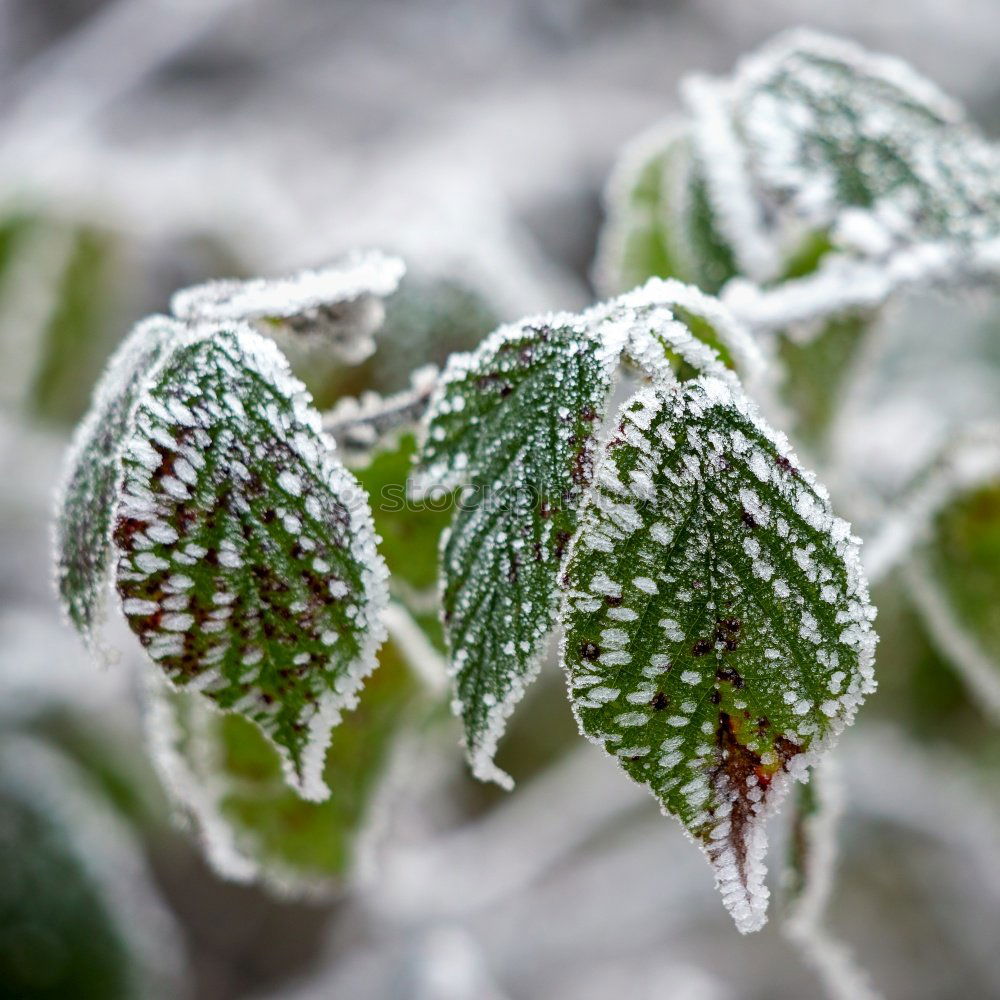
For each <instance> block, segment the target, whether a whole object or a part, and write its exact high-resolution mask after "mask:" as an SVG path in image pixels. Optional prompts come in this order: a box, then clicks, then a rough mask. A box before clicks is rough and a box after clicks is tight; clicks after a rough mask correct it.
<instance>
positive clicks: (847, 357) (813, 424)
mask: <svg viewBox="0 0 1000 1000" xmlns="http://www.w3.org/2000/svg"><path fill="white" fill-rule="evenodd" d="M871 323H872V320H871V317H870V316H866V315H859V314H853V313H849V314H846V315H843V316H834V317H832V318H831V319H829V320H827V321H826V323H824V324H823V328H822V330H820V331H819V332H818V333H816V334H815V335H814V336H813V337H811V338H809V339H807V340H797V339H794V338H792V337H782V338H781V340H780V341H779V343H778V357H779V358H780V360H781V362H782V370H783V375H784V380H783V382H782V386H781V393H782V397H783V399H784V400H785V401H786V402H787V403H788V405H789V408H790V410H791V412H792V413H793V414H794V435H793V436H794V437H795V439H796V441H799V442H801V443H802V444H803V445H804V446H805V447H806V448H808V449H809V451H810V453H811V454H814V455H818V456H820V457H823V456H824V454H825V449H826V446H827V435H828V433H829V430H830V427H831V424H832V422H833V419H834V417H835V416H836V413H837V407H838V406H839V405H840V403H841V401H842V400H843V397H844V391H845V386H847V385H848V384H849V381H850V377H851V374H852V372H853V371H854V367H855V363H856V360H857V356H858V351H859V349H860V347H861V345H862V344H863V343H864V342H865V340H866V338H867V335H868V332H869V330H870V328H871Z"/></svg>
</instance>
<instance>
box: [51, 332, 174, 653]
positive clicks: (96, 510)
mask: <svg viewBox="0 0 1000 1000" xmlns="http://www.w3.org/2000/svg"><path fill="white" fill-rule="evenodd" d="M183 330H184V328H183V327H182V326H181V325H180V324H179V323H175V322H174V321H173V320H169V319H166V318H165V317H163V316H154V317H152V318H151V319H148V320H146V321H145V322H143V323H140V324H139V325H138V326H137V327H136V328H135V329H134V330H133V331H132V333H131V334H130V335H129V336H128V337H127V338H126V339H125V341H124V342H123V343H122V345H121V347H119V348H118V350H117V351H116V353H115V354H114V356H113V357H112V359H111V361H110V362H109V364H108V369H107V372H106V373H105V375H104V377H103V378H102V379H101V381H100V382H99V383H98V385H97V388H96V389H95V391H94V398H93V402H92V404H91V408H90V412H89V413H88V414H87V416H86V417H85V419H84V420H83V422H82V423H81V424H80V426H79V428H78V429H77V432H76V435H75V437H74V440H73V445H72V447H71V448H70V450H69V453H68V455H67V460H66V467H65V471H64V474H63V484H62V487H61V489H60V494H59V498H58V501H57V504H56V524H55V560H56V580H57V585H58V589H59V596H60V599H61V603H62V607H63V610H64V612H65V614H66V615H67V617H68V618H69V619H70V621H72V623H73V624H74V625H75V626H76V628H77V630H78V631H79V632H80V633H81V634H82V635H83V637H84V638H85V640H86V641H87V643H88V645H90V646H91V647H92V648H94V647H96V646H98V645H99V641H98V640H97V638H96V636H95V631H96V629H97V628H98V627H99V626H100V625H101V623H102V621H103V618H104V611H105V602H106V598H107V592H108V573H109V564H110V558H111V509H112V505H113V503H114V499H115V494H116V490H117V484H118V478H119V475H120V470H119V458H120V454H121V450H122V447H123V445H124V443H125V439H126V437H127V436H128V434H129V433H130V427H131V419H132V413H133V410H134V408H135V405H136V401H137V400H138V398H139V395H140V393H141V390H142V386H143V380H144V379H145V377H146V376H147V375H148V374H149V372H150V371H151V370H152V369H153V368H155V366H156V365H157V364H158V363H159V361H160V360H161V359H162V358H163V356H164V355H165V353H166V352H167V350H168V349H169V347H170V345H171V344H172V343H173V342H174V341H175V340H176V339H177V338H178V337H180V336H181V335H182V334H183Z"/></svg>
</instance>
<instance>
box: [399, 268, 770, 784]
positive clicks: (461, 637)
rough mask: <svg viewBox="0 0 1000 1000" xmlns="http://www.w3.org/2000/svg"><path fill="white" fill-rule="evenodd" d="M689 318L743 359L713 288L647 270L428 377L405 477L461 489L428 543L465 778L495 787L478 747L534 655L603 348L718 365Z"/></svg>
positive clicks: (491, 748) (579, 488)
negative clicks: (432, 379) (437, 573)
mask: <svg viewBox="0 0 1000 1000" xmlns="http://www.w3.org/2000/svg"><path fill="white" fill-rule="evenodd" d="M693 329H697V330H698V332H699V333H706V334H710V335H711V337H712V338H714V339H715V340H716V341H717V342H718V343H719V344H720V346H722V347H723V348H724V349H725V350H726V351H727V353H728V354H729V355H730V357H731V359H737V360H738V361H739V362H740V363H742V364H743V365H745V366H746V367H748V368H750V369H754V368H755V367H756V366H757V365H759V355H758V353H757V351H756V348H755V346H754V344H753V342H752V341H750V339H749V338H748V337H747V335H746V334H745V333H743V332H742V330H741V329H739V328H738V327H737V326H736V325H735V323H733V322H732V320H731V318H730V317H729V316H728V314H727V313H726V312H725V310H724V309H723V307H722V306H721V305H720V304H719V303H718V302H717V301H716V300H714V299H711V298H710V297H708V296H705V295H703V294H702V293H701V292H699V291H698V290H697V289H695V288H691V287H690V286H686V285H682V284H680V283H679V282H675V281H659V280H654V281H650V282H648V283H647V285H646V286H644V287H643V288H640V289H637V290H636V291H634V292H632V293H630V294H628V295H625V296H621V297H620V298H618V299H612V300H611V301H609V302H607V303H604V304H602V305H599V306H595V307H594V308H592V309H590V310H588V311H587V312H585V313H582V314H580V315H569V314H559V315H553V316H546V317H540V318H538V319H529V320H525V321H523V322H521V323H520V324H517V325H513V326H506V327H501V328H500V329H499V330H497V331H496V332H495V333H494V334H492V335H491V336H490V337H489V338H488V339H487V340H486V341H484V342H483V344H482V345H481V346H480V347H479V348H478V349H477V350H476V351H474V352H472V353H470V354H464V355H457V356H455V357H453V358H452V360H451V362H450V363H449V365H448V367H447V368H446V369H445V371H444V373H443V374H442V376H441V380H440V384H439V387H438V390H437V392H436V394H435V396H434V398H433V400H432V402H431V406H430V410H429V412H428V416H427V419H426V427H425V435H424V442H423V446H422V451H421V455H420V469H419V472H418V474H417V475H416V476H415V477H414V481H413V487H414V490H415V492H417V493H420V494H423V495H424V496H425V497H426V496H429V495H432V494H433V491H434V490H437V491H442V490H449V489H453V488H456V487H459V486H465V487H467V489H466V490H465V492H464V494H463V496H462V499H461V501H460V503H459V510H458V512H457V514H456V515H455V519H454V521H453V522H452V525H451V528H450V530H449V532H448V533H447V534H446V535H445V536H444V538H443V539H442V548H441V587H442V590H441V601H442V612H443V621H444V626H445V633H446V636H447V639H448V645H449V650H450V654H451V668H452V670H453V672H454V677H455V700H454V708H455V711H456V713H457V714H459V715H461V717H462V720H463V723H464V725H465V741H466V748H467V751H468V756H469V761H470V763H471V765H472V769H473V773H474V774H476V775H477V776H478V777H480V778H484V779H489V780H495V781H497V782H498V783H500V784H502V785H504V786H505V787H509V785H510V778H509V777H508V776H507V775H506V774H504V773H503V772H502V771H500V770H499V769H498V768H497V767H496V765H495V764H494V763H493V756H494V753H495V751H496V747H497V742H498V740H499V738H500V735H501V733H502V731H503V727H504V724H505V720H506V719H507V717H508V716H509V715H510V713H511V712H512V711H513V709H514V706H515V705H516V704H517V702H518V701H519V700H520V698H521V696H522V694H523V692H524V689H525V687H526V685H527V684H528V683H530V681H531V680H532V679H533V678H534V676H535V674H536V673H537V670H538V665H539V659H540V657H541V655H542V653H543V652H544V647H545V642H546V640H547V637H548V634H549V631H550V629H551V626H552V622H553V619H554V615H555V609H556V603H557V576H558V572H559V567H560V565H561V563H562V560H563V557H564V555H565V552H566V547H567V544H568V542H569V539H570V538H571V536H572V534H573V532H574V531H575V529H576V524H577V511H578V509H579V506H580V503H581V501H582V500H583V498H584V497H585V495H586V491H587V489H588V487H589V485H590V482H591V478H592V475H593V458H594V450H595V447H596V435H597V432H598V430H599V429H600V426H601V423H602V421H603V419H604V417H605V415H606V406H607V401H608V397H609V394H610V391H611V387H612V380H613V376H614V372H615V369H616V367H617V364H618V361H619V359H620V358H621V357H622V356H623V355H625V356H627V357H628V358H629V360H630V361H631V362H632V363H633V364H634V365H635V366H636V367H638V368H639V369H640V370H641V371H643V372H644V373H646V374H650V375H653V374H656V375H660V376H664V375H665V374H666V373H667V372H669V371H671V370H672V366H677V367H678V368H683V369H684V370H686V371H694V372H698V371H713V372H716V373H717V375H718V377H720V378H732V377H733V376H731V374H730V373H729V371H728V369H726V368H725V367H724V366H723V365H722V363H721V362H720V358H719V355H718V353H717V352H716V351H715V350H713V349H712V347H711V346H709V344H708V343H707V342H705V341H704V340H702V339H701V338H700V337H699V336H698V335H696V333H694V332H692V331H693ZM733 363H735V360H734V362H733Z"/></svg>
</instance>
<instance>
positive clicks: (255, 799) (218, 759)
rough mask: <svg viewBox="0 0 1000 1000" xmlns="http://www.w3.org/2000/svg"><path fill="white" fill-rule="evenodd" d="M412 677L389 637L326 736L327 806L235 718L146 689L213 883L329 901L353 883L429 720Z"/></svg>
mask: <svg viewBox="0 0 1000 1000" xmlns="http://www.w3.org/2000/svg"><path fill="white" fill-rule="evenodd" d="M425 695H426V690H425V689H424V687H423V685H422V683H421V680H420V678H419V676H417V675H416V674H415V673H414V672H413V670H412V669H411V668H410V666H409V664H408V662H407V660H406V659H405V658H404V656H403V655H402V651H401V650H400V648H399V645H398V644H397V642H396V641H395V640H394V639H389V641H388V642H386V644H385V645H384V646H383V647H382V649H381V651H380V653H379V669H378V670H377V671H376V672H375V673H374V674H373V675H372V677H371V679H370V680H369V681H368V683H367V684H366V685H365V688H364V690H363V691H362V692H361V695H360V700H359V704H358V707H357V708H356V709H355V710H354V711H353V712H351V713H350V714H349V715H346V716H345V717H344V719H343V721H342V722H341V723H340V725H338V726H337V728H336V729H335V730H334V731H333V735H332V738H331V740H330V746H329V748H328V749H327V751H326V758H325V762H324V766H323V778H324V781H325V782H326V784H327V785H328V786H329V787H330V789H331V795H330V798H328V799H326V800H325V801H324V802H308V801H305V800H303V799H302V798H300V797H299V796H298V795H296V794H295V793H294V792H293V791H292V790H291V789H289V788H288V786H287V784H285V783H284V781H283V780H282V773H281V764H280V761H279V759H278V756H277V754H276V753H275V752H274V748H273V747H272V746H271V745H270V744H269V743H268V742H267V740H266V739H264V737H263V736H262V735H261V733H260V730H259V729H258V728H257V727H256V726H254V725H252V724H251V723H250V722H248V721H247V720H246V719H244V718H242V717H241V716H238V715H221V714H219V713H217V712H213V711H212V710H211V708H210V707H209V706H208V705H207V704H206V703H205V702H204V700H203V699H200V698H198V697H196V696H194V695H190V694H186V693H184V692H182V691H169V690H167V689H166V688H165V687H164V686H163V685H162V684H157V685H155V686H154V687H153V688H152V690H151V691H150V704H149V706H148V708H149V710H148V712H147V728H148V733H149V739H150V744H151V749H152V753H153V759H154V761H155V763H156V766H157V768H158V770H159V773H160V775H161V778H162V779H163V783H164V785H165V787H166V788H167V790H168V792H169V794H170V796H171V798H172V799H173V801H174V802H175V804H176V805H177V806H178V807H179V809H180V811H181V813H182V814H183V815H186V816H188V817H189V818H190V819H191V821H192V823H193V824H194V826H195V829H196V831H197V834H198V836H199V838H200V840H201V842H202V844H203V846H204V850H205V854H206V857H207V858H208V860H209V862H210V863H211V864H212V866H213V867H214V868H215V869H216V871H218V872H219V874H220V875H222V876H223V877H226V878H231V879H234V880H237V881H242V882H247V881H259V882H263V883H265V884H267V885H269V886H271V887H273V888H275V889H276V890H278V891H280V892H281V893H283V894H287V895H294V896H310V897H312V896H317V895H326V894H328V893H330V892H331V891H333V890H335V889H336V888H338V887H340V886H342V885H343V884H344V883H345V882H347V881H348V880H350V879H351V878H352V877H354V876H355V875H357V874H358V870H359V867H363V865H364V863H365V862H366V861H367V860H368V858H367V857H366V852H368V851H369V849H370V848H371V847H372V846H373V845H372V843H371V835H372V833H373V827H374V825H375V824H376V821H377V820H378V819H379V818H380V816H379V813H380V811H381V808H383V807H384V803H382V802H381V799H382V798H383V797H384V796H385V794H386V791H387V787H388V786H387V783H391V780H392V779H391V774H392V772H393V770H394V765H397V764H398V763H399V761H398V760H396V757H397V756H398V750H399V749H400V748H401V747H402V746H403V745H404V743H406V742H407V741H408V740H409V739H410V738H411V737H412V735H413V733H414V731H415V728H416V727H417V725H418V724H419V722H420V721H421V719H422V717H423V715H425V714H426V712H427V706H428V702H427V699H426V698H425V697H424V696H425Z"/></svg>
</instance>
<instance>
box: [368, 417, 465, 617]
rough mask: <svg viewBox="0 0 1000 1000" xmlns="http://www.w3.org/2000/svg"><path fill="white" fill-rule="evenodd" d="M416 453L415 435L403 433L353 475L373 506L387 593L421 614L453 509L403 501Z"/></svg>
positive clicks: (445, 502) (443, 499)
mask: <svg viewBox="0 0 1000 1000" xmlns="http://www.w3.org/2000/svg"><path fill="white" fill-rule="evenodd" d="M416 451H417V440H416V437H415V435H414V434H413V433H409V432H408V433H404V434H401V435H400V437H399V440H398V441H397V442H396V446H395V447H394V448H392V449H391V450H386V451H379V452H376V453H375V454H374V455H373V456H372V458H371V459H370V461H369V462H368V464H367V465H365V466H364V467H361V468H358V467H355V468H354V469H353V472H354V475H355V476H357V478H358V482H359V483H360V484H361V486H362V488H363V489H364V490H365V492H366V493H367V494H368V496H369V498H370V501H371V507H372V517H373V519H374V522H375V531H376V533H377V534H378V536H379V537H380V538H381V542H380V543H379V551H380V552H381V553H382V556H383V557H384V559H385V562H386V565H387V566H388V567H389V574H390V575H389V586H390V589H391V590H392V593H393V596H394V597H396V598H398V599H399V600H400V601H402V602H403V603H404V604H406V605H407V606H408V607H409V608H410V610H411V611H413V612H419V611H420V610H422V607H421V606H423V607H424V608H425V607H426V606H427V603H428V602H427V600H426V598H427V597H428V596H429V595H433V593H434V588H435V585H436V583H437V557H438V548H439V545H440V541H441V535H442V534H443V533H444V530H445V528H446V527H447V526H448V522H449V521H450V520H451V517H452V515H453V512H454V509H455V501H454V499H453V498H452V497H451V496H450V495H447V494H445V495H442V496H438V497H436V498H431V499H427V500H424V501H417V500H413V499H411V498H409V497H408V496H407V488H406V483H407V479H408V478H409V475H410V471H411V468H412V465H413V459H414V456H415V454H416Z"/></svg>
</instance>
